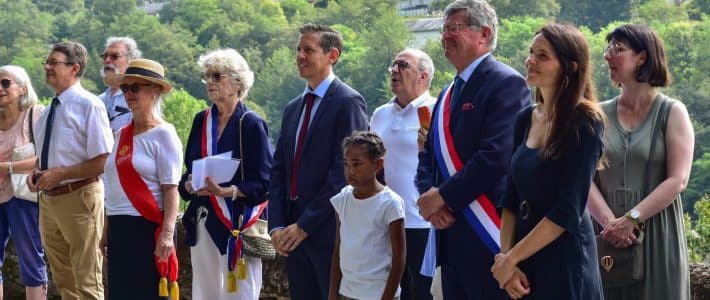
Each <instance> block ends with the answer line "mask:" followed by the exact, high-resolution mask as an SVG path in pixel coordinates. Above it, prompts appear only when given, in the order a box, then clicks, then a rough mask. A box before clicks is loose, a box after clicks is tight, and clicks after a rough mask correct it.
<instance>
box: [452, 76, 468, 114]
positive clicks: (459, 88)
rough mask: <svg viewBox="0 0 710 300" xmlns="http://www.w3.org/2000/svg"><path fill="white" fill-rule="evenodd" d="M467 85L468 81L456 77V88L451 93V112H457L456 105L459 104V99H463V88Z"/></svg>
mask: <svg viewBox="0 0 710 300" xmlns="http://www.w3.org/2000/svg"><path fill="white" fill-rule="evenodd" d="M465 84H466V81H463V79H461V77H459V76H456V77H455V79H454V87H453V90H452V91H451V112H454V110H456V104H458V103H459V100H460V99H459V98H461V93H462V92H463V86H464V85H465Z"/></svg>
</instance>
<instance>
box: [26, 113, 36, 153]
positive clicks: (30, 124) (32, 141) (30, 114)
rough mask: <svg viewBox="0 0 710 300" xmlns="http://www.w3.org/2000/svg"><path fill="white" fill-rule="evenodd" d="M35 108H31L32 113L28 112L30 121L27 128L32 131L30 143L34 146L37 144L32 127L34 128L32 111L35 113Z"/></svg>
mask: <svg viewBox="0 0 710 300" xmlns="http://www.w3.org/2000/svg"><path fill="white" fill-rule="evenodd" d="M34 108H35V107H34V106H32V107H30V108H29V110H30V111H29V112H28V115H29V117H28V121H27V126H28V127H29V129H30V143H32V144H34V143H35V135H34V130H32V127H33V126H32V111H34Z"/></svg>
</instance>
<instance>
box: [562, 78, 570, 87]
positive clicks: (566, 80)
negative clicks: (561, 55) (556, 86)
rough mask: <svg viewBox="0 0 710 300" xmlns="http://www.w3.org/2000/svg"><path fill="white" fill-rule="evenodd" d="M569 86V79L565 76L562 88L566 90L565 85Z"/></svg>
mask: <svg viewBox="0 0 710 300" xmlns="http://www.w3.org/2000/svg"><path fill="white" fill-rule="evenodd" d="M568 84H569V77H568V76H567V75H565V80H564V83H563V84H562V87H564V88H567V85H568Z"/></svg>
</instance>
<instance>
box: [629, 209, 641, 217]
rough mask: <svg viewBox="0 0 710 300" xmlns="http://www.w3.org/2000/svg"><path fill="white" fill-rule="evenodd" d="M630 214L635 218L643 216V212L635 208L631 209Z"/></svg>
mask: <svg viewBox="0 0 710 300" xmlns="http://www.w3.org/2000/svg"><path fill="white" fill-rule="evenodd" d="M629 215H631V217H632V218H634V219H638V218H639V217H641V213H640V212H639V211H638V210H635V209H632V210H630V211H629Z"/></svg>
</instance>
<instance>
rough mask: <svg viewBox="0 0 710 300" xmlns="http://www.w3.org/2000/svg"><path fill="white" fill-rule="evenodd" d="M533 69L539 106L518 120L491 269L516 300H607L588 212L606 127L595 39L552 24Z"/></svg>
mask: <svg viewBox="0 0 710 300" xmlns="http://www.w3.org/2000/svg"><path fill="white" fill-rule="evenodd" d="M525 65H526V67H527V70H528V75H527V81H528V83H529V84H530V85H531V86H534V87H536V89H535V102H536V103H537V105H536V106H530V107H527V108H525V109H523V110H522V111H521V112H520V113H519V114H518V118H517V121H516V125H515V132H514V147H515V148H514V152H513V157H512V160H511V165H510V173H509V176H508V177H509V179H508V186H507V189H506V193H505V196H504V198H503V202H502V206H503V217H502V226H501V239H500V240H501V253H500V254H498V255H496V262H495V263H494V265H493V267H492V268H491V271H492V272H493V276H494V277H495V278H496V280H498V282H499V283H500V285H501V287H502V288H505V290H506V292H507V293H508V295H509V296H510V297H511V298H513V299H567V300H569V299H603V294H602V287H601V281H600V278H599V267H598V266H597V263H596V257H597V255H596V245H595V242H594V232H593V229H592V223H591V219H590V216H589V214H588V213H587V211H586V210H585V207H586V204H587V195H588V193H589V186H590V184H591V182H592V176H593V174H594V172H595V170H596V169H597V167H598V166H599V165H600V158H601V155H602V148H603V143H602V137H603V123H604V115H603V114H602V112H601V111H600V109H599V108H598V106H597V104H596V96H595V95H594V89H593V88H594V87H593V84H592V75H591V66H590V61H589V49H588V46H587V42H586V41H585V40H584V37H583V36H582V34H581V33H580V32H579V30H577V28H575V27H573V26H570V25H562V24H549V25H546V26H544V27H543V28H542V29H541V30H540V31H538V32H537V33H536V34H535V37H534V38H533V42H532V46H531V47H530V54H529V55H528V58H527V59H526V60H525Z"/></svg>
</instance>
